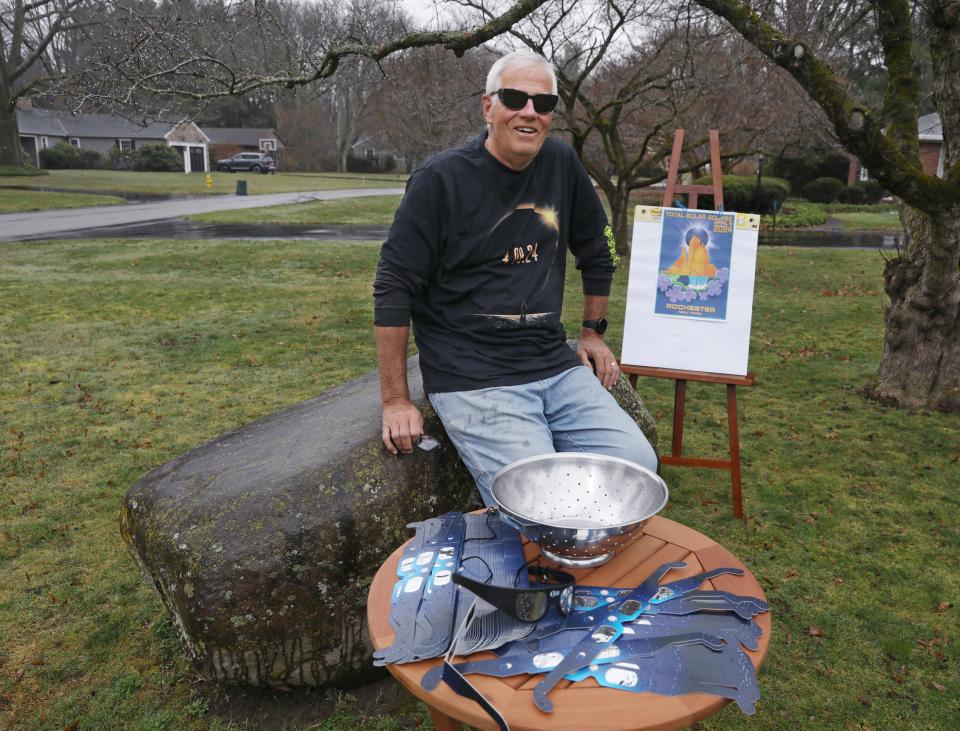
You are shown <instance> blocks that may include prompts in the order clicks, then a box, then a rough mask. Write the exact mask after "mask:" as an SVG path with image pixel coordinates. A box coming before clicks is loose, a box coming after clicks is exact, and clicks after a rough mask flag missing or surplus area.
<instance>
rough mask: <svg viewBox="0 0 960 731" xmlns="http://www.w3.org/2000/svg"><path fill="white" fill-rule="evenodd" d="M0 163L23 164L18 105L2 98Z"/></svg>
mask: <svg viewBox="0 0 960 731" xmlns="http://www.w3.org/2000/svg"><path fill="white" fill-rule="evenodd" d="M0 165H23V158H22V156H21V155H20V130H19V128H18V127H17V106H16V104H11V103H9V102H7V101H6V100H2V99H0Z"/></svg>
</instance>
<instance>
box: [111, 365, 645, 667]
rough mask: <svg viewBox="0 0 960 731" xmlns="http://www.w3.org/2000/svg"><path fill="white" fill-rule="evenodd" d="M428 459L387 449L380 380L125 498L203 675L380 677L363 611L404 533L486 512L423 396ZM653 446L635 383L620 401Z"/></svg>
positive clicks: (232, 435)
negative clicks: (455, 513)
mask: <svg viewBox="0 0 960 731" xmlns="http://www.w3.org/2000/svg"><path fill="white" fill-rule="evenodd" d="M408 378H409V382H410V388H411V394H412V396H413V398H414V400H415V401H416V402H417V403H418V404H419V405H420V406H421V408H422V410H423V413H424V423H425V431H426V433H428V434H430V435H431V436H434V437H435V438H437V439H438V441H439V442H440V447H439V448H435V449H432V450H430V451H424V450H420V449H417V450H415V451H414V453H413V454H411V455H402V456H393V455H391V454H389V453H388V452H387V451H386V450H385V449H384V448H383V445H382V443H381V437H380V434H381V425H380V404H379V388H378V377H377V374H376V373H371V374H369V375H367V376H364V377H361V378H358V379H355V380H353V381H350V382H349V383H346V384H344V385H342V386H339V387H337V388H334V389H331V390H330V391H327V392H325V393H323V394H321V395H320V396H317V397H316V398H313V399H309V400H307V401H304V402H302V403H299V404H296V405H294V406H291V407H289V408H287V409H284V410H282V411H279V412H277V413H275V414H271V415H269V416H266V417H264V418H262V419H259V420H258V421H255V422H253V423H251V424H248V425H246V426H243V427H241V428H239V429H236V430H234V431H231V432H229V433H227V434H223V435H222V436H219V437H217V438H215V439H213V440H212V441H210V442H208V443H207V444H204V445H202V446H200V447H197V448H196V449H194V450H192V451H190V452H188V453H186V454H184V455H182V456H180V457H177V458H176V459H173V460H171V461H170V462H167V463H166V464H164V465H161V466H160V467H157V468H156V469H154V470H153V471H152V472H150V473H149V474H147V475H146V476H144V477H143V478H141V479H140V480H138V481H137V482H136V483H135V484H134V485H133V486H132V487H131V488H130V490H129V491H128V493H127V495H126V498H125V500H124V502H123V505H122V507H121V512H120V526H121V528H120V530H121V535H122V536H123V538H124V540H125V541H126V542H127V544H128V545H129V546H130V548H131V551H132V553H133V556H134V558H135V560H136V562H137V564H138V565H139V566H140V568H141V571H142V572H143V573H144V575H145V576H146V577H148V578H149V580H150V581H151V582H152V584H153V585H154V586H155V587H156V589H157V591H158V593H159V595H160V597H161V599H162V600H163V603H164V605H165V606H166V607H167V609H168V610H169V612H170V614H171V616H172V619H173V623H174V626H175V627H176V628H177V630H178V632H179V634H180V635H181V638H182V639H183V641H184V646H185V648H186V650H187V653H188V654H189V656H190V657H191V659H192V661H193V663H194V665H195V666H196V668H197V669H198V670H199V671H200V672H201V673H203V674H204V675H205V676H206V677H208V678H210V679H213V680H221V681H230V682H238V683H243V684H248V685H257V686H269V685H274V686H292V685H310V686H349V685H356V684H359V683H362V682H365V681H367V680H370V679H373V678H375V677H378V676H379V674H380V671H379V670H374V668H373V667H372V664H371V655H372V647H371V645H370V641H369V637H368V635H367V628H366V619H365V607H366V597H367V592H368V590H369V586H370V582H371V580H372V578H373V575H374V574H375V573H376V570H377V568H378V567H379V566H380V565H381V564H382V563H383V561H384V560H385V559H386V558H387V557H388V556H389V555H390V553H391V552H392V551H393V550H394V549H395V548H396V547H397V546H399V545H400V544H401V543H403V542H404V541H405V540H407V539H408V538H409V537H410V531H409V530H408V529H407V528H406V525H407V524H408V523H410V522H412V521H416V520H422V519H424V518H428V517H431V516H433V515H438V514H440V513H443V512H446V511H449V510H459V511H466V510H471V509H474V508H476V507H479V497H478V495H477V491H476V488H475V486H474V484H473V480H472V478H471V477H470V475H469V473H468V472H467V471H466V469H465V468H464V467H463V465H462V463H461V462H460V460H459V458H458V456H457V452H456V449H455V448H454V447H453V445H452V444H451V443H450V442H449V440H448V439H447V437H446V434H445V432H444V430H443V427H442V425H441V424H440V421H439V419H438V418H437V417H436V415H435V414H434V413H433V410H432V409H431V408H430V405H429V403H428V402H427V401H426V399H425V398H424V396H423V389H422V385H421V381H420V374H419V368H418V367H417V364H416V359H415V358H413V359H411V360H410V362H409V364H408ZM614 395H615V396H616V397H617V399H618V401H619V402H620V403H621V405H622V406H623V407H624V408H625V410H626V411H627V412H628V413H629V414H630V415H631V416H632V417H633V418H634V419H636V420H637V422H638V423H639V424H640V426H641V429H643V431H644V433H646V434H647V436H648V438H649V439H650V441H651V443H652V444H653V445H654V447H656V444H657V435H656V427H655V425H654V423H653V420H652V418H651V417H650V415H649V413H648V412H647V410H646V409H645V408H644V407H643V404H642V403H641V402H640V400H639V398H638V397H637V396H636V394H635V393H634V391H633V389H631V388H630V386H629V384H628V383H627V382H626V379H625V378H621V380H620V383H619V384H618V385H617V386H616V387H615V389H614Z"/></svg>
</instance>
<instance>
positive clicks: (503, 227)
mask: <svg viewBox="0 0 960 731" xmlns="http://www.w3.org/2000/svg"><path fill="white" fill-rule="evenodd" d="M559 239H560V220H559V217H558V215H557V211H556V209H555V208H553V207H551V206H538V205H536V204H535V203H521V204H520V205H518V206H517V207H516V208H515V209H514V210H512V211H511V212H510V213H508V214H507V215H506V216H504V217H503V218H501V219H500V220H499V221H498V222H497V223H496V225H495V226H494V227H493V229H491V231H490V234H489V235H488V236H487V240H486V242H485V245H484V250H485V251H491V252H496V253H495V254H494V255H495V256H496V257H497V259H498V264H499V265H500V266H499V267H498V268H497V270H496V271H497V276H496V279H495V281H493V282H491V286H492V289H493V290H494V291H493V292H492V293H491V294H492V295H493V296H486V295H487V293H486V292H485V296H484V301H485V304H486V303H491V302H492V303H496V304H495V307H496V308H497V310H500V311H499V312H489V311H488V312H477V313H475V315H476V316H477V317H482V318H485V319H486V320H487V321H488V322H487V324H488V325H489V326H490V327H491V329H493V330H514V329H518V328H524V327H529V326H531V325H536V326H541V327H542V326H545V325H547V326H551V325H557V324H559V322H560V312H559V311H558V310H555V311H544V308H545V307H553V306H557V304H558V303H549V302H546V301H541V298H540V295H541V294H542V293H543V292H544V291H548V292H555V291H556V288H553V289H551V288H548V287H547V284H548V282H549V281H550V277H551V276H552V275H554V264H555V263H556V261H557V258H558V256H557V253H558V252H557V247H558V245H559ZM559 274H560V272H559V270H558V271H557V275H559Z"/></svg>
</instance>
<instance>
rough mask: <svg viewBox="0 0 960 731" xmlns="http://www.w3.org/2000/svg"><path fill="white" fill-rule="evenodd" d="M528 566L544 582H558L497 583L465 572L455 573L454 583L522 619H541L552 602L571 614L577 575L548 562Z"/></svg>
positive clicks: (528, 620) (537, 620)
mask: <svg viewBox="0 0 960 731" xmlns="http://www.w3.org/2000/svg"><path fill="white" fill-rule="evenodd" d="M527 570H528V571H529V572H530V574H531V575H532V576H533V577H534V578H536V579H537V580H539V581H541V582H543V581H546V580H547V579H550V580H551V581H554V582H556V583H554V584H543V583H541V584H540V585H539V586H531V587H530V588H516V587H512V586H496V585H494V584H484V583H483V582H481V581H477V580H476V579H471V578H470V577H468V576H464V575H463V574H461V573H455V574H454V575H453V583H455V584H459V585H460V586H462V587H463V588H465V589H468V590H470V591H472V592H473V593H474V594H476V595H477V596H478V597H480V598H481V599H483V600H484V601H485V602H487V603H488V604H492V605H493V606H494V607H496V608H497V609H499V610H500V611H502V612H506V613H507V614H509V615H510V616H511V617H513V618H514V619H519V620H520V621H521V622H530V623H532V622H539V621H540V620H541V619H543V617H544V615H545V614H546V613H547V610H548V609H550V607H551V606H556V607H557V610H558V611H559V612H560V614H561V615H563V616H564V617H565V616H567V615H568V614H570V611H571V610H572V609H573V589H574V584H575V583H576V579H575V578H574V577H573V575H571V574H568V573H567V572H566V571H558V570H556V569H550V568H547V567H546V566H528V567H527Z"/></svg>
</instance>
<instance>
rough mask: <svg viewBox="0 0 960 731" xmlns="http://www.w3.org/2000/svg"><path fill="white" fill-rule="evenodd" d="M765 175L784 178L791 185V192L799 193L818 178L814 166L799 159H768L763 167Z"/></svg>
mask: <svg viewBox="0 0 960 731" xmlns="http://www.w3.org/2000/svg"><path fill="white" fill-rule="evenodd" d="M763 174H764V175H770V176H772V177H776V178H784V179H785V180H787V181H788V182H789V183H790V191H791V192H792V193H797V192H798V191H800V190H801V189H802V188H803V186H805V185H806V184H807V183H809V182H810V181H811V180H813V179H814V178H815V177H817V175H816V173H815V172H814V165H813V164H812V163H810V162H809V161H807V160H804V159H802V158H799V157H775V158H768V159H767V161H766V162H764V165H763Z"/></svg>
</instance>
